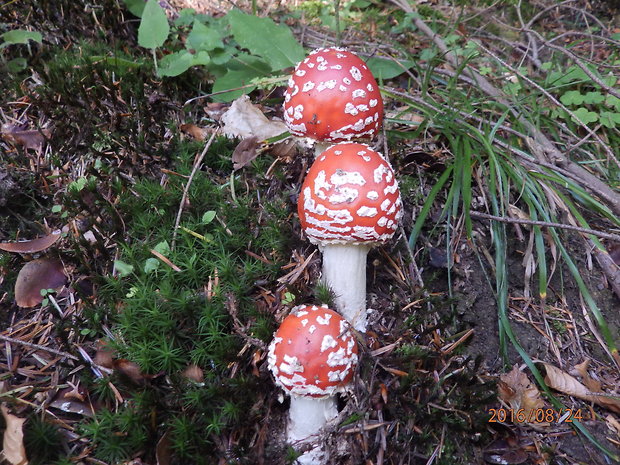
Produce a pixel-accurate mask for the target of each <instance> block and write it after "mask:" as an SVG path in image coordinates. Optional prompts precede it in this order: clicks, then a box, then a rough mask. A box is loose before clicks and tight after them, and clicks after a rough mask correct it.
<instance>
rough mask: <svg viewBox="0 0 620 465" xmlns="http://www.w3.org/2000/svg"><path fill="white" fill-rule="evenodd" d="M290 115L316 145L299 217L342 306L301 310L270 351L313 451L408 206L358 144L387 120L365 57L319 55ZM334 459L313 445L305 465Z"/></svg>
mask: <svg viewBox="0 0 620 465" xmlns="http://www.w3.org/2000/svg"><path fill="white" fill-rule="evenodd" d="M283 110H284V120H285V122H286V124H287V126H288V128H289V130H290V132H291V133H292V134H293V135H295V136H298V137H304V138H309V139H312V140H314V143H315V156H316V159H315V161H314V163H313V165H312V166H311V167H310V170H309V171H308V173H307V175H306V178H305V180H304V183H303V185H302V187H301V192H300V195H299V200H298V213H299V219H300V223H301V226H302V229H303V230H304V232H305V234H306V236H308V239H309V240H310V241H311V242H313V243H315V244H317V245H318V246H319V248H320V250H321V251H322V253H323V270H322V271H323V276H322V279H323V281H324V282H325V284H326V285H327V286H328V287H329V288H330V289H331V290H332V291H333V293H334V295H335V307H336V308H335V310H336V311H334V310H330V309H328V308H327V307H325V306H323V307H317V306H308V305H305V306H299V307H296V308H294V309H293V311H292V313H291V314H290V315H289V316H287V317H286V318H285V319H284V321H283V322H282V324H281V326H280V328H279V329H278V331H277V332H276V333H275V335H274V339H273V341H272V342H271V344H270V345H269V351H268V365H269V369H270V370H271V372H272V374H273V376H274V378H275V380H276V383H277V384H278V385H279V386H280V387H282V389H283V390H284V391H285V392H287V393H288V394H290V396H291V406H290V409H289V424H288V434H287V437H288V439H289V441H291V442H292V443H298V442H303V443H310V442H312V441H313V440H314V439H316V436H317V434H318V433H319V432H320V430H321V428H322V427H323V426H324V425H325V424H326V423H327V422H329V421H330V420H333V419H334V418H336V416H337V414H338V411H337V409H336V397H335V395H336V394H337V393H339V392H343V391H346V390H347V384H348V383H349V382H350V381H351V379H352V377H353V371H354V369H355V367H356V365H357V357H358V355H357V354H358V348H357V342H356V339H355V336H354V335H353V333H352V328H353V329H355V330H356V331H358V332H359V333H365V331H366V312H367V309H366V256H367V254H368V251H369V250H370V248H371V247H372V246H374V245H377V244H381V243H384V242H386V241H388V240H389V239H390V238H391V237H392V236H393V235H394V232H395V231H396V229H397V228H398V222H399V220H400V217H401V216H402V202H401V198H400V192H399V190H398V183H397V181H396V179H395V176H394V171H393V170H392V168H391V166H390V164H389V163H388V161H387V160H386V159H385V158H384V157H383V156H382V155H381V154H380V153H378V152H376V151H375V150H373V149H372V148H370V147H369V146H368V145H365V144H363V143H357V142H354V140H360V139H361V140H363V139H372V138H373V137H374V136H376V135H377V133H378V131H379V129H380V127H381V123H382V121H383V100H382V98H381V94H380V92H379V86H378V85H377V82H376V80H375V78H374V77H373V75H372V73H371V72H370V70H369V69H368V67H367V66H366V64H365V63H364V62H363V61H362V60H361V59H360V58H359V57H357V56H356V55H354V54H353V53H351V52H349V51H347V50H345V49H342V48H335V47H332V48H321V49H318V50H315V51H313V52H311V53H310V54H309V55H308V57H306V58H305V59H304V60H303V61H302V62H300V63H299V64H298V65H297V66H296V68H295V70H294V71H293V74H292V76H291V78H290V79H289V83H288V88H287V90H286V93H285V95H284V108H283ZM329 144H333V145H331V146H329ZM325 458H326V457H325V454H324V452H323V451H322V450H321V449H320V448H319V447H314V448H313V449H311V450H310V451H309V452H306V453H304V454H303V455H302V456H301V457H299V458H298V463H301V464H322V463H324V462H325Z"/></svg>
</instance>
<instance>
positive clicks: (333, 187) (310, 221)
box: [297, 142, 402, 332]
mask: <svg viewBox="0 0 620 465" xmlns="http://www.w3.org/2000/svg"><path fill="white" fill-rule="evenodd" d="M297 211H298V213H299V219H300V222H301V226H302V228H303V230H304V232H305V233H306V235H307V236H308V238H309V240H310V241H311V242H313V243H315V244H317V245H318V246H319V248H320V249H321V251H322V253H323V278H322V279H323V281H324V282H325V284H327V285H328V286H329V287H330V288H331V290H332V291H333V292H334V294H335V307H336V310H338V311H339V312H340V313H341V314H342V316H344V317H345V318H346V319H347V320H348V321H349V322H350V323H351V325H352V326H353V327H354V328H355V329H356V330H358V331H360V332H365V331H366V257H367V255H368V252H369V250H370V249H371V247H373V246H375V245H377V244H380V243H383V242H386V241H388V240H389V239H390V238H391V237H392V236H393V235H394V232H395V231H396V229H397V228H398V222H399V220H400V218H401V216H402V201H401V198H400V192H399V190H398V182H397V181H396V179H395V177H394V171H393V170H392V167H391V166H390V164H389V163H388V161H387V160H385V158H383V156H382V155H381V154H380V153H379V152H376V151H374V150H373V149H371V148H370V147H368V146H367V145H365V144H358V143H353V142H345V143H341V144H336V145H333V146H331V147H329V148H328V149H327V150H325V151H324V152H323V153H322V154H321V155H319V157H318V158H317V159H316V160H315V161H314V163H313V164H312V166H311V167H310V170H309V171H308V174H307V175H306V178H305V180H304V183H303V185H302V186H301V192H300V195H299V199H298V201H297Z"/></svg>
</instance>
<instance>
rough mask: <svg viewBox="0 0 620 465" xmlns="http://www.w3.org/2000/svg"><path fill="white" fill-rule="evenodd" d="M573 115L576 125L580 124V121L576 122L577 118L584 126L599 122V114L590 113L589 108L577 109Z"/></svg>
mask: <svg viewBox="0 0 620 465" xmlns="http://www.w3.org/2000/svg"><path fill="white" fill-rule="evenodd" d="M573 113H574V114H575V117H574V118H573V121H575V122H576V123H578V122H579V121H577V120H575V118H577V119H578V120H580V121H581V122H582V123H584V124H588V123H594V122H595V121H598V113H594V112H593V111H589V110H588V109H587V108H584V107H579V108H577V109H576V110H575V111H574V112H573Z"/></svg>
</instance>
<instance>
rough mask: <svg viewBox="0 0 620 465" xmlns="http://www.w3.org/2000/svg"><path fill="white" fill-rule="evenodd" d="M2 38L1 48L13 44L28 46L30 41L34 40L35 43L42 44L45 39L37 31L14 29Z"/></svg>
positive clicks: (1, 36)
mask: <svg viewBox="0 0 620 465" xmlns="http://www.w3.org/2000/svg"><path fill="white" fill-rule="evenodd" d="M0 38H2V41H3V42H4V43H3V44H0V48H4V47H7V46H9V45H13V44H27V43H28V42H29V41H31V40H34V41H35V42H38V43H41V42H42V41H43V37H42V36H41V33H40V32H36V31H26V30H24V29H14V30H12V31H7V32H5V33H4V34H2V35H0Z"/></svg>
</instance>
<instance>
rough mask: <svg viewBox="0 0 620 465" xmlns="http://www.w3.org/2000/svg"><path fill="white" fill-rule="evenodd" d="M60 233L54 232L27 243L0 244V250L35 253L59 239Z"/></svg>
mask: <svg viewBox="0 0 620 465" xmlns="http://www.w3.org/2000/svg"><path fill="white" fill-rule="evenodd" d="M60 236H61V234H60V231H54V232H53V233H51V234H48V235H47V236H43V237H38V238H36V239H31V240H29V241H19V242H0V250H4V251H5V252H14V253H36V252H41V251H42V250H45V249H47V248H48V247H50V246H51V245H53V244H54V243H55V242H56V241H57V240H58V239H60Z"/></svg>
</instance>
